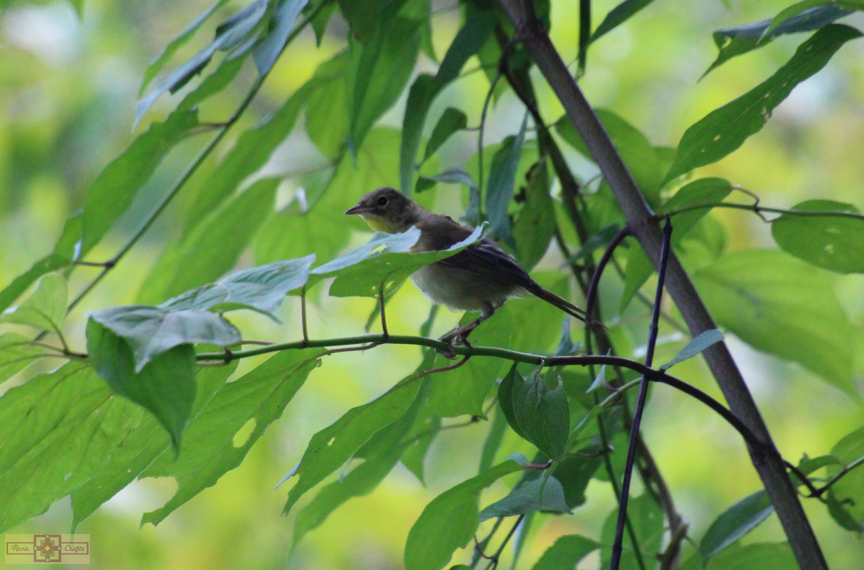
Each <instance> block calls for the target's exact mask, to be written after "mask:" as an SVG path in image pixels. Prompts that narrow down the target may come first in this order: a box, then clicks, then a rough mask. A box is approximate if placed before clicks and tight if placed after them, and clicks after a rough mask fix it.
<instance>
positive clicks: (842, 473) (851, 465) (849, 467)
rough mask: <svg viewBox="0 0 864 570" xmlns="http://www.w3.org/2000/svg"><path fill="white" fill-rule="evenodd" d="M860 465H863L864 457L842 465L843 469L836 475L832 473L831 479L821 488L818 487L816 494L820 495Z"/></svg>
mask: <svg viewBox="0 0 864 570" xmlns="http://www.w3.org/2000/svg"><path fill="white" fill-rule="evenodd" d="M860 465H864V457H859V458H858V459H856V460H855V461H853V462H852V463H849V464H847V465H845V466H844V467H843V469H842V470H841V471H840V473H838V474H837V475H834V476H833V477H832V478H831V479H829V480H828V482H827V483H825V485H824V486H823V487H822V488H821V489H819V495H818V496H822V494H824V493H825V492H826V491H827V490H828V489H830V488H831V487H833V486H834V484H835V483H836V482H837V481H839V480H840V479H842V478H843V477H844V476H845V475H847V474H848V473H849V472H850V471H852V470H853V469H855V468H856V467H859V466H860Z"/></svg>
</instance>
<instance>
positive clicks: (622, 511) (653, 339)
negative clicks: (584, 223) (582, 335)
mask: <svg viewBox="0 0 864 570" xmlns="http://www.w3.org/2000/svg"><path fill="white" fill-rule="evenodd" d="M619 233H620V232H619ZM671 240H672V224H671V222H669V221H668V220H667V221H666V225H665V226H664V228H663V248H662V250H661V254H660V270H659V278H658V280H657V294H656V296H655V298H654V314H653V315H652V317H651V326H650V328H649V330H648V351H647V353H646V354H645V366H649V367H650V366H651V364H652V363H653V361H654V347H655V346H656V345H657V334H658V333H659V330H660V303H661V301H662V300H663V284H664V282H665V281H666V264H667V263H668V262H669V249H670V248H671ZM610 249H611V248H610ZM648 382H649V380H648V378H647V377H645V376H643V377H642V382H641V383H640V384H639V398H638V399H637V401H636V411H635V412H634V414H633V425H632V426H631V428H630V447H629V448H628V449H627V464H626V465H625V467H624V480H623V482H622V483H621V501H620V507H619V508H618V526H617V527H616V528H615V544H614V545H613V546H612V560H611V563H610V569H611V570H618V566H619V565H620V564H621V553H622V542H623V540H624V518H625V516H626V514H627V501H628V500H629V495H630V478H631V477H632V476H633V461H634V460H635V458H636V442H637V440H638V439H639V425H640V424H641V422H642V412H643V411H644V409H645V400H646V399H647V398H648ZM633 547H634V549H635V550H636V551H637V552H638V550H639V545H638V544H634V545H633Z"/></svg>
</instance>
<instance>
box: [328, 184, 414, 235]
mask: <svg viewBox="0 0 864 570" xmlns="http://www.w3.org/2000/svg"><path fill="white" fill-rule="evenodd" d="M419 210H420V206H418V205H417V204H415V203H414V202H412V201H411V199H410V198H408V197H407V196H406V195H405V194H403V193H402V192H400V191H398V190H396V189H395V188H379V189H378V190H375V191H373V192H369V193H368V194H366V195H365V196H363V197H362V198H361V199H360V202H358V203H357V205H356V206H354V207H353V208H351V209H349V210H348V211H347V212H345V213H346V214H360V217H361V218H363V219H364V220H365V221H366V223H367V224H369V227H371V228H372V229H373V230H375V231H378V232H386V233H388V234H397V233H402V232H404V231H406V230H407V229H408V228H410V227H411V226H413V225H414V224H415V223H416V222H417V215H418V213H419Z"/></svg>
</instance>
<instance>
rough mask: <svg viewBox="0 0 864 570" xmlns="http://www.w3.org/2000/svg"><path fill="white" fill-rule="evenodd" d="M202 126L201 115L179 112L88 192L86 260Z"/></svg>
mask: <svg viewBox="0 0 864 570" xmlns="http://www.w3.org/2000/svg"><path fill="white" fill-rule="evenodd" d="M197 126H198V112H197V111H194V110H193V111H175V112H174V113H171V115H169V117H168V119H166V120H165V122H164V123H153V124H152V125H150V128H149V129H148V130H147V132H146V133H143V134H141V135H140V136H139V137H138V138H137V139H135V140H134V141H133V142H132V144H131V145H129V148H127V149H126V150H125V151H124V152H123V154H121V155H120V156H119V157H117V158H116V159H114V161H113V162H112V163H111V164H109V165H108V166H106V167H105V169H104V170H103V171H102V172H101V173H100V174H99V176H98V178H96V180H95V181H94V182H93V184H92V185H91V186H90V188H89V189H88V190H87V198H86V200H85V202H84V219H83V228H82V233H83V236H82V243H81V248H80V253H79V254H78V257H84V256H85V255H87V252H89V251H90V249H91V248H92V247H93V246H94V245H96V244H97V243H99V241H100V240H101V239H102V237H103V236H104V235H105V233H106V232H107V231H108V230H109V229H111V227H112V226H113V225H114V222H116V221H117V219H118V218H120V216H122V215H123V214H125V213H126V211H127V210H128V209H129V206H131V205H132V200H133V199H134V198H135V196H136V195H137V193H138V190H139V189H140V188H141V187H142V186H143V185H144V183H145V182H147V181H148V180H149V179H150V177H151V176H152V175H153V171H154V170H156V167H157V166H158V165H159V163H160V162H162V159H163V158H164V157H165V155H166V154H167V153H168V151H169V150H171V148H172V147H173V146H174V145H176V144H177V143H178V142H180V141H181V140H183V139H184V138H185V137H186V136H188V135H189V133H190V131H192V129H194V128H195V127H197Z"/></svg>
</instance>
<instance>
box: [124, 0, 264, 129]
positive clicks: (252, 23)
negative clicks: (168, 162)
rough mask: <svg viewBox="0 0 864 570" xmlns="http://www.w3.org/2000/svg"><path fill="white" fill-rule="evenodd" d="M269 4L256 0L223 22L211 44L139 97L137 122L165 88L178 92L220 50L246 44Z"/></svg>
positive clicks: (262, 0)
mask: <svg viewBox="0 0 864 570" xmlns="http://www.w3.org/2000/svg"><path fill="white" fill-rule="evenodd" d="M268 4H269V1H268V0H256V1H255V2H253V3H252V4H250V5H249V6H247V7H246V8H244V9H243V10H240V11H239V12H237V13H236V14H234V15H233V16H232V17H231V18H229V19H227V20H225V21H224V22H222V24H220V25H219V27H218V28H216V38H215V39H214V40H213V41H212V42H211V43H210V44H208V45H207V46H206V47H205V48H203V49H202V50H201V51H199V52H198V53H196V54H195V55H193V56H192V57H191V58H190V59H189V60H187V61H186V62H185V63H183V64H182V65H181V66H180V67H178V68H177V69H175V70H174V71H172V72H171V73H170V74H168V76H167V77H165V78H164V79H163V80H162V81H160V82H159V83H157V84H156V86H155V87H153V89H151V90H150V93H148V94H147V95H146V96H145V97H142V98H141V99H139V101H138V104H137V105H136V106H135V125H137V124H138V121H140V120H141V117H143V116H144V113H146V112H147V110H148V109H149V108H150V107H151V106H152V105H153V103H155V102H156V99H158V98H159V96H160V95H162V94H163V93H165V92H166V91H169V92H171V93H175V92H176V91H178V90H179V89H181V88H182V87H183V86H184V85H186V83H188V82H189V80H190V79H192V78H193V77H195V76H196V75H198V74H199V73H201V71H202V70H203V69H204V68H205V67H207V64H209V63H210V60H211V59H213V55H214V54H215V53H216V52H217V51H219V50H229V49H233V48H235V47H237V46H238V45H240V44H241V43H243V41H244V40H245V39H246V38H247V37H248V36H249V35H250V34H251V33H252V32H253V31H254V30H255V28H256V26H258V23H259V22H260V21H261V19H262V18H263V17H264V15H265V14H266V13H267V7H268ZM133 128H134V127H133Z"/></svg>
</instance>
